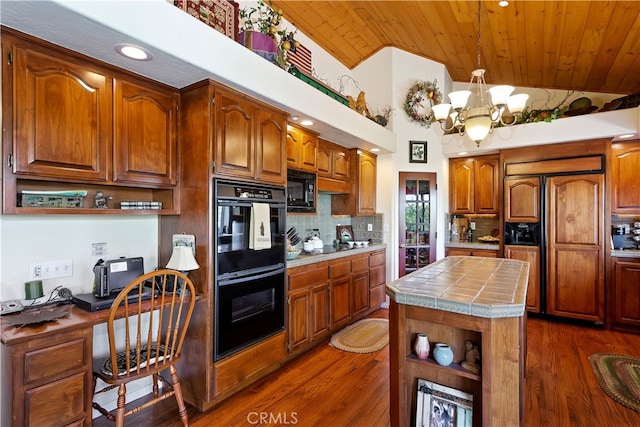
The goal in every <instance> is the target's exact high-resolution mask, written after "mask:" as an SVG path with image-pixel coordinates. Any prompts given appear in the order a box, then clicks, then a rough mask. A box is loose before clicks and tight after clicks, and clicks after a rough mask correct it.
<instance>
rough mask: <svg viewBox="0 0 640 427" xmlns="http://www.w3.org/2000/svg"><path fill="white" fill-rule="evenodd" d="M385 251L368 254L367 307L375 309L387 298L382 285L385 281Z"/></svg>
mask: <svg viewBox="0 0 640 427" xmlns="http://www.w3.org/2000/svg"><path fill="white" fill-rule="evenodd" d="M386 260H387V255H386V251H377V252H372V253H370V254H369V308H370V309H371V310H376V309H378V308H379V307H380V305H381V304H382V303H383V302H385V300H386V299H387V294H386V292H385V289H384V285H385V284H386V283H387V268H386Z"/></svg>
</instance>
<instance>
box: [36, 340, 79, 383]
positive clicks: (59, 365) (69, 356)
mask: <svg viewBox="0 0 640 427" xmlns="http://www.w3.org/2000/svg"><path fill="white" fill-rule="evenodd" d="M85 345H86V341H85V340H84V339H82V338H78V339H75V340H73V341H67V342H63V343H60V344H58V345H52V346H50V347H46V348H41V349H38V350H32V351H27V352H25V353H24V383H25V384H29V383H32V382H34V381H38V380H42V379H45V378H54V377H56V376H58V375H61V374H65V373H68V372H70V371H76V370H80V369H82V368H83V366H84V365H85V363H86V357H87V354H85V350H84V349H85Z"/></svg>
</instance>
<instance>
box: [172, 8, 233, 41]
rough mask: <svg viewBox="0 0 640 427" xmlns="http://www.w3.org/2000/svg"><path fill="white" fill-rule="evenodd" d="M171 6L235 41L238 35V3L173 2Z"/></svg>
mask: <svg viewBox="0 0 640 427" xmlns="http://www.w3.org/2000/svg"><path fill="white" fill-rule="evenodd" d="M169 1H171V0H169ZM173 4H174V6H176V7H177V8H179V9H182V10H184V11H185V12H186V13H188V14H189V15H191V16H193V17H194V18H197V19H199V20H200V21H202V22H204V23H205V24H207V25H208V26H210V27H211V28H213V29H215V30H217V31H219V32H221V33H222V34H224V35H225V36H227V37H229V38H231V39H233V40H236V37H237V35H238V31H237V22H238V3H236V2H235V1H227V0H173Z"/></svg>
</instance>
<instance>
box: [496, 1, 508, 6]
mask: <svg viewBox="0 0 640 427" xmlns="http://www.w3.org/2000/svg"><path fill="white" fill-rule="evenodd" d="M498 6H500V7H507V6H509V2H508V1H507V0H502V1H499V2H498Z"/></svg>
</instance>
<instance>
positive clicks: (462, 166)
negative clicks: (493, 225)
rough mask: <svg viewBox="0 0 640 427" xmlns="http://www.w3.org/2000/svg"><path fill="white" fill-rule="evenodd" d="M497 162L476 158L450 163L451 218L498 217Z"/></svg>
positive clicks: (496, 158) (495, 160) (492, 158)
mask: <svg viewBox="0 0 640 427" xmlns="http://www.w3.org/2000/svg"><path fill="white" fill-rule="evenodd" d="M499 163H500V161H499V158H498V157H497V156H479V157H468V158H459V159H451V160H450V162H449V185H450V188H449V191H450V193H449V206H450V211H451V213H454V214H497V213H498V212H499V211H500V201H499V182H498V180H499V176H500V175H499V169H498V167H499Z"/></svg>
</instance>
